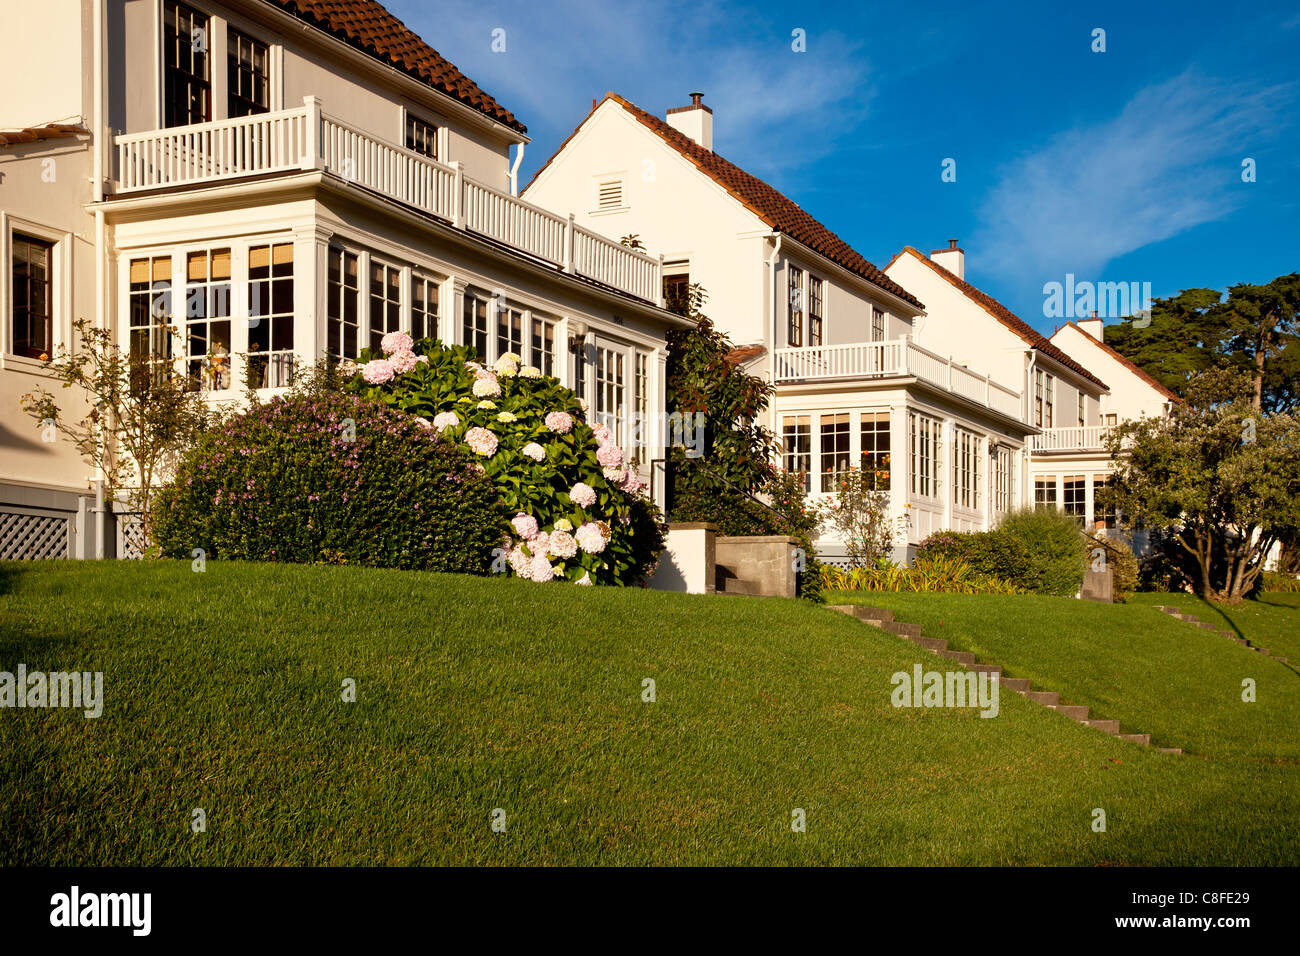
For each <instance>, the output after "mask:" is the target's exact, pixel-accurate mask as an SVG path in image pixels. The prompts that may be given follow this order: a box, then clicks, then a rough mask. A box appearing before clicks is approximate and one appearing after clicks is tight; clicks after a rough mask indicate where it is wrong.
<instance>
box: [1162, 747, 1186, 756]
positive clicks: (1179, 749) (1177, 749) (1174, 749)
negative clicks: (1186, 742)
mask: <svg viewBox="0 0 1300 956" xmlns="http://www.w3.org/2000/svg"><path fill="white" fill-rule="evenodd" d="M1156 750H1159V751H1160V752H1161V753H1162V754H1180V753H1182V752H1183V748H1182V747H1157V748H1156Z"/></svg>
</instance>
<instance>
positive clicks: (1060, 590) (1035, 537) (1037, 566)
mask: <svg viewBox="0 0 1300 956" xmlns="http://www.w3.org/2000/svg"><path fill="white" fill-rule="evenodd" d="M999 530H1000V531H1001V532H1003V533H1004V534H1008V535H1010V536H1011V537H1012V538H1013V539H1015V541H1016V542H1017V543H1018V545H1019V547H1020V548H1021V549H1022V550H1023V552H1024V554H1025V556H1026V557H1027V558H1028V560H1029V574H1028V577H1027V578H1026V579H1025V580H1024V582H1023V583H1024V586H1025V587H1027V588H1028V589H1029V590H1030V591H1035V592H1038V593H1040V594H1057V595H1066V596H1073V595H1075V594H1077V593H1078V591H1079V588H1080V586H1081V585H1082V584H1083V572H1084V570H1085V569H1086V567H1087V564H1086V559H1087V554H1088V552H1087V549H1086V548H1085V547H1084V545H1085V542H1086V539H1085V538H1084V537H1083V535H1082V533H1081V532H1080V530H1079V524H1078V522H1077V521H1076V520H1075V519H1074V518H1073V517H1071V516H1070V515H1067V514H1066V513H1065V512H1063V511H1057V510H1056V509H1054V508H1026V509H1022V510H1020V511H1013V512H1012V513H1010V514H1008V515H1007V516H1006V517H1005V518H1003V520H1002V524H1001V525H1000V526H999Z"/></svg>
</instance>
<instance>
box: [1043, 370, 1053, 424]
mask: <svg viewBox="0 0 1300 956" xmlns="http://www.w3.org/2000/svg"><path fill="white" fill-rule="evenodd" d="M1044 378H1045V379H1046V384H1045V385H1044V387H1043V427H1044V428H1052V427H1054V426H1055V425H1056V415H1055V414H1053V409H1054V408H1055V401H1056V380H1055V379H1054V378H1052V376H1050V375H1047V376H1044Z"/></svg>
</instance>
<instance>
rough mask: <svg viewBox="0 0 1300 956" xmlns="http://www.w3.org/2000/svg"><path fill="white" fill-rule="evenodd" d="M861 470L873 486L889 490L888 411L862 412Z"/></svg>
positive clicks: (881, 489)
mask: <svg viewBox="0 0 1300 956" xmlns="http://www.w3.org/2000/svg"><path fill="white" fill-rule="evenodd" d="M862 470H863V471H864V472H866V473H867V474H869V475H871V476H872V477H873V479H874V481H873V483H872V486H873V487H875V488H876V489H878V490H880V491H888V490H889V478H890V475H889V471H890V469H889V412H863V413H862Z"/></svg>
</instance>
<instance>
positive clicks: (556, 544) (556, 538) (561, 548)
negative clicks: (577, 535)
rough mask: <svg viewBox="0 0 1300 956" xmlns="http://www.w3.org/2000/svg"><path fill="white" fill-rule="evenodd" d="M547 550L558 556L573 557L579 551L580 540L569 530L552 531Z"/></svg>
mask: <svg viewBox="0 0 1300 956" xmlns="http://www.w3.org/2000/svg"><path fill="white" fill-rule="evenodd" d="M546 550H547V551H549V552H550V553H551V554H552V555H554V556H555V557H557V558H571V557H573V556H574V555H575V554H577V553H578V542H577V541H576V540H575V539H574V537H573V535H571V534H569V532H567V531H552V532H551V540H550V545H549V547H547V549H546Z"/></svg>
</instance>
